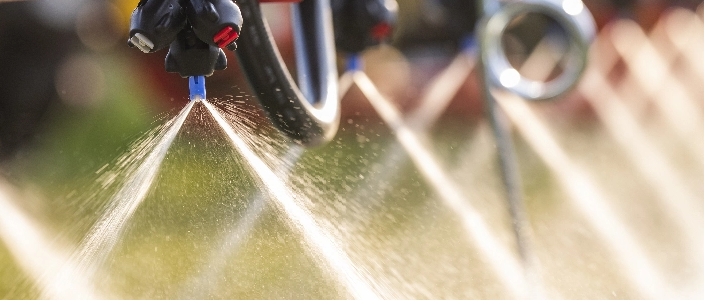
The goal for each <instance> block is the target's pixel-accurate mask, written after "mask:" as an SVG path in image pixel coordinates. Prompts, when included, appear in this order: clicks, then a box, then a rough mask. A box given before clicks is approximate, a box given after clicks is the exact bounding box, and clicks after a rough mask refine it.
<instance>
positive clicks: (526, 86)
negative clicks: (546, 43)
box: [479, 0, 595, 100]
mask: <svg viewBox="0 0 704 300" xmlns="http://www.w3.org/2000/svg"><path fill="white" fill-rule="evenodd" d="M528 13H537V14H542V15H546V16H548V17H551V18H553V19H554V20H555V21H556V22H557V23H558V24H559V26H561V27H562V28H563V29H565V32H566V33H567V36H568V39H569V45H570V47H569V49H570V54H568V55H570V56H568V57H569V58H568V59H570V61H568V62H567V63H566V64H565V69H564V71H563V72H562V74H561V75H559V76H558V77H557V78H555V79H553V80H550V81H548V82H543V81H535V80H531V79H528V78H525V77H523V76H522V75H520V73H519V72H518V71H517V70H516V69H515V68H514V67H513V66H511V64H510V63H509V62H508V59H507V58H506V53H505V52H504V49H503V46H502V43H501V38H502V36H503V34H504V31H505V30H506V28H507V27H508V25H509V23H510V22H511V21H513V20H514V19H515V18H517V17H519V16H522V15H525V14H528ZM483 24H484V27H483V28H480V31H479V36H480V42H481V51H482V63H483V65H484V68H485V72H486V74H487V77H488V80H490V81H491V83H492V84H493V85H494V86H497V87H501V88H504V89H506V90H509V91H510V92H513V93H515V94H517V95H519V96H521V97H523V98H525V99H529V100H545V99H552V98H555V97H557V96H559V95H561V94H563V93H565V92H566V91H568V90H570V89H571V88H572V87H573V86H574V85H575V84H576V83H577V81H578V80H579V78H580V76H581V75H582V73H583V72H584V69H585V68H586V63H587V53H588V51H589V44H590V43H591V41H592V40H593V39H594V36H595V32H594V28H595V26H594V19H593V18H592V16H591V14H590V13H589V10H587V8H586V7H584V5H583V4H582V2H581V1H580V0H524V1H520V2H511V3H507V4H505V5H503V6H502V7H501V8H500V9H499V10H497V11H496V12H495V13H494V14H492V15H491V16H489V18H488V19H487V20H486V22H484V23H483ZM502 77H503V78H502ZM507 78H508V80H507ZM502 79H503V80H502Z"/></svg>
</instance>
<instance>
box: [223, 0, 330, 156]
mask: <svg viewBox="0 0 704 300" xmlns="http://www.w3.org/2000/svg"><path fill="white" fill-rule="evenodd" d="M237 4H238V5H239V6H240V9H241V11H242V15H243V17H244V25H243V26H242V32H241V35H240V40H239V41H238V42H237V44H238V45H239V46H240V47H239V49H237V51H236V54H237V56H238V58H239V62H240V65H241V66H242V69H243V71H244V73H245V75H246V76H247V78H248V80H249V83H250V85H251V86H252V88H253V89H254V92H255V93H256V96H257V98H258V99H259V102H260V104H261V105H262V107H263V108H264V111H266V113H267V115H268V116H269V119H270V120H271V121H272V122H273V123H274V125H275V126H276V127H277V128H278V129H280V130H281V131H282V132H283V133H285V134H286V135H287V136H288V137H290V138H292V139H293V140H295V141H298V142H300V143H302V144H303V145H305V146H317V145H321V144H324V143H326V142H328V141H330V140H331V139H332V138H333V137H334V136H335V133H336V132H337V128H338V126H339V121H340V101H339V99H338V96H337V66H336V64H335V44H334V39H333V28H332V14H331V10H330V3H329V1H323V0H305V1H302V2H301V3H297V4H292V12H293V17H292V22H293V24H292V26H293V27H292V28H293V30H294V40H295V42H294V46H295V48H296V64H297V69H298V70H299V72H298V78H299V81H298V84H297V83H296V82H295V81H294V80H293V78H292V77H291V74H290V73H289V71H288V69H287V68H286V65H285V64H284V61H283V59H282V58H281V54H280V53H279V50H278V48H277V47H276V43H275V42H274V39H273V37H272V35H271V32H270V30H269V26H268V25H267V23H266V20H265V19H264V17H263V15H262V12H261V8H260V7H259V1H257V0H238V1H237Z"/></svg>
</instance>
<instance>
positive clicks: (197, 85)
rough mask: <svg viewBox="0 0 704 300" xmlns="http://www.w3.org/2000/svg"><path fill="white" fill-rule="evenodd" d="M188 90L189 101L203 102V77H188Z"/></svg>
mask: <svg viewBox="0 0 704 300" xmlns="http://www.w3.org/2000/svg"><path fill="white" fill-rule="evenodd" d="M188 89H189V90H190V91H191V101H197V100H205V76H191V77H188Z"/></svg>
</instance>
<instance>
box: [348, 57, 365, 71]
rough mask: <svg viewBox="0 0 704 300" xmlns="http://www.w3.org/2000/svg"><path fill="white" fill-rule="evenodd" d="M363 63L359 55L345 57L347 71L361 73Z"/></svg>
mask: <svg viewBox="0 0 704 300" xmlns="http://www.w3.org/2000/svg"><path fill="white" fill-rule="evenodd" d="M363 63H364V62H363V61H362V57H361V56H360V55H359V53H352V54H350V55H348V56H347V66H346V68H347V71H361V70H362V68H364V66H363Z"/></svg>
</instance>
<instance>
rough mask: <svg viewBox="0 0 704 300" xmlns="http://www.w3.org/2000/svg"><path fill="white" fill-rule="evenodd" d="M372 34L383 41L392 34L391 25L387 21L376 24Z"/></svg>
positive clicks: (375, 38)
mask: <svg viewBox="0 0 704 300" xmlns="http://www.w3.org/2000/svg"><path fill="white" fill-rule="evenodd" d="M371 34H372V38H374V40H377V41H381V40H383V39H385V38H387V37H389V35H391V25H389V23H386V22H381V23H379V24H376V25H375V26H374V27H372V30H371Z"/></svg>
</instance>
